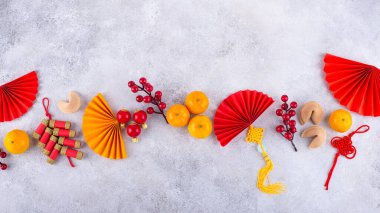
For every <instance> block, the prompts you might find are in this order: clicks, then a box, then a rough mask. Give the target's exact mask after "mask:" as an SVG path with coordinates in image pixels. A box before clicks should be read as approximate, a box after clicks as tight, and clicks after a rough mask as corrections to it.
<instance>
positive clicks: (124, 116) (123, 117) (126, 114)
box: [116, 109, 131, 124]
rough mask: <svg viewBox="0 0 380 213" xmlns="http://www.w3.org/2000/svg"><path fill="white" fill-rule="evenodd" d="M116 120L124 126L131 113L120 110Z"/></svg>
mask: <svg viewBox="0 0 380 213" xmlns="http://www.w3.org/2000/svg"><path fill="white" fill-rule="evenodd" d="M116 118H117V121H118V122H119V123H121V124H125V123H128V121H129V120H130V119H131V113H130V112H129V111H128V110H126V109H122V110H119V111H118V112H117V114H116Z"/></svg>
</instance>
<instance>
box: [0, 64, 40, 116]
mask: <svg viewBox="0 0 380 213" xmlns="http://www.w3.org/2000/svg"><path fill="white" fill-rule="evenodd" d="M37 92H38V77H37V73H36V72H35V71H32V72H30V73H28V74H26V75H24V76H22V77H20V78H17V79H15V80H13V81H11V82H9V83H6V84H4V85H1V86H0V122H4V121H12V120H14V119H16V118H18V117H20V116H22V115H23V114H25V113H26V112H27V111H28V110H29V108H30V107H32V105H33V103H34V101H35V100H36V97H37Z"/></svg>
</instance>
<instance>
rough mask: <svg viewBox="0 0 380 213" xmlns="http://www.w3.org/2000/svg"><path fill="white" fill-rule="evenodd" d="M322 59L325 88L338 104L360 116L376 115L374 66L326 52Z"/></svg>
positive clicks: (379, 79) (379, 112)
mask: <svg viewBox="0 0 380 213" xmlns="http://www.w3.org/2000/svg"><path fill="white" fill-rule="evenodd" d="M324 62H325V67H324V71H325V73H326V81H327V83H328V84H329V89H330V91H331V92H332V93H333V94H334V97H335V98H336V99H337V100H338V101H339V103H340V104H341V105H343V106H346V107H347V108H348V109H349V110H351V111H353V112H357V113H359V114H361V115H364V116H375V117H376V116H380V70H379V69H378V68H376V67H375V66H372V65H368V64H363V63H360V62H356V61H352V60H348V59H344V58H340V57H337V56H334V55H330V54H326V55H325V58H324Z"/></svg>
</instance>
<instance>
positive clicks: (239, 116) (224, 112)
mask: <svg viewBox="0 0 380 213" xmlns="http://www.w3.org/2000/svg"><path fill="white" fill-rule="evenodd" d="M273 102H274V100H273V99H272V98H271V97H269V96H268V95H266V94H264V93H262V92H258V91H255V90H244V91H239V92H236V93H234V94H232V95H230V96H228V97H227V98H226V99H225V100H224V101H223V102H222V103H221V104H220V105H219V107H218V109H217V111H216V113H215V118H214V132H215V135H216V137H217V139H218V140H219V142H220V144H221V145H222V146H225V145H227V144H228V143H229V142H230V141H231V140H232V139H233V138H235V137H236V136H237V135H238V134H240V133H241V132H242V131H243V130H244V129H246V128H248V127H249V126H250V125H251V124H252V123H253V122H254V121H255V120H256V119H257V118H258V117H259V116H260V115H261V114H262V113H263V112H264V111H265V110H266V109H267V108H268V107H269V106H270V105H271V104H272V103H273Z"/></svg>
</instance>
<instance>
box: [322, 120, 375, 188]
mask: <svg viewBox="0 0 380 213" xmlns="http://www.w3.org/2000/svg"><path fill="white" fill-rule="evenodd" d="M368 130H369V126H368V125H362V126H360V127H359V128H357V129H356V130H355V131H353V132H351V133H350V134H349V135H348V136H343V137H338V136H337V137H333V138H332V139H331V141H330V143H331V145H332V146H333V147H334V148H336V149H338V151H337V152H336V154H335V158H334V163H333V165H332V167H331V169H330V171H329V174H328V176H327V180H326V182H325V187H326V190H329V182H330V179H331V176H332V173H333V171H334V168H335V165H336V163H337V161H338V157H339V155H342V156H344V157H346V158H347V159H353V158H354V157H355V156H356V148H355V147H354V146H353V145H352V140H351V137H352V136H354V135H355V134H356V133H365V132H367V131H368Z"/></svg>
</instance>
